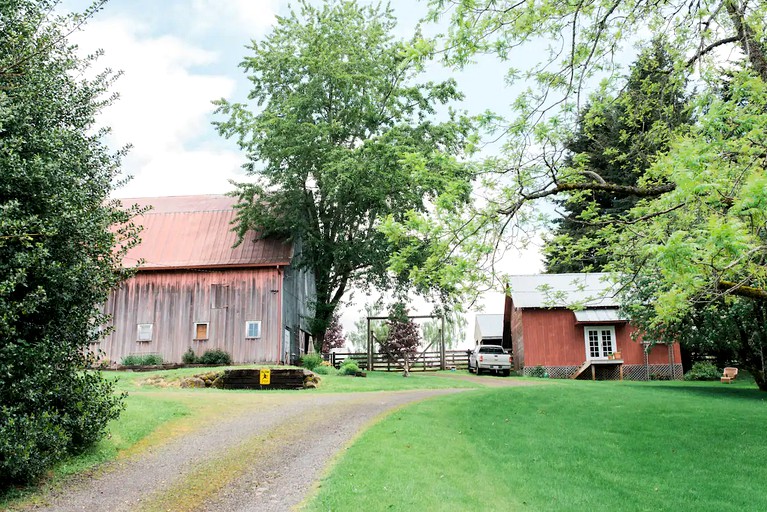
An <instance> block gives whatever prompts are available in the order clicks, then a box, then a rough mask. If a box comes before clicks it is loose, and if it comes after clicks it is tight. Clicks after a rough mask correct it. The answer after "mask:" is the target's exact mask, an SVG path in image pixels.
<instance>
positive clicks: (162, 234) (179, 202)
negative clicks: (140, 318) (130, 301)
mask: <svg viewBox="0 0 767 512" xmlns="http://www.w3.org/2000/svg"><path fill="white" fill-rule="evenodd" d="M120 201H121V202H122V204H123V205H125V206H129V205H132V204H138V205H140V206H152V210H150V211H148V212H147V213H145V214H144V215H140V216H138V217H136V218H135V222H136V223H137V224H141V225H142V226H143V227H144V229H143V231H142V232H141V234H140V235H139V236H140V237H141V243H140V244H139V245H137V246H136V247H134V248H132V249H131V250H130V251H128V253H127V254H126V255H125V257H124V258H123V265H125V266H126V267H132V266H135V265H136V263H137V262H138V261H140V260H143V263H142V264H141V266H140V267H139V268H140V269H142V270H159V269H181V268H205V267H211V268H223V267H260V266H274V265H287V264H289V263H290V259H291V255H292V254H291V245H290V244H289V243H287V242H284V241H282V240H278V239H264V240H257V239H256V235H255V234H254V233H252V232H249V233H248V234H247V235H246V237H245V239H244V240H243V241H242V243H241V244H240V245H238V246H237V247H233V246H234V244H235V242H236V241H237V235H236V234H235V233H233V232H232V221H233V220H234V217H235V212H234V208H233V207H234V205H235V204H236V202H237V200H236V199H235V198H233V197H228V196H223V195H204V196H172V197H144V198H132V199H121V200H120Z"/></svg>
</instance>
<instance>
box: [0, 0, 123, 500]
mask: <svg viewBox="0 0 767 512" xmlns="http://www.w3.org/2000/svg"><path fill="white" fill-rule="evenodd" d="M57 5H58V2H55V1H53V0H34V1H33V0H15V1H13V2H0V25H1V26H2V30H0V169H2V171H0V340H2V341H1V342H0V404H2V406H0V487H2V486H4V485H7V484H12V483H15V482H20V481H26V480H30V479H33V478H35V477H36V476H38V475H40V474H41V473H42V472H43V471H45V469H46V468H47V467H49V466H50V465H51V464H53V463H55V462H56V461H58V460H60V459H62V458H63V457H64V456H65V455H66V454H67V453H72V452H77V451H80V450H82V449H84V448H86V447H87V446H88V445H89V444H92V443H93V442H94V441H96V440H98V439H99V438H100V437H101V436H102V435H103V434H104V432H105V428H106V425H107V423H108V422H109V421H110V420H112V419H114V418H116V417H117V416H118V415H119V411H120V409H121V398H120V396H118V395H116V394H115V393H114V386H113V384H112V383H111V382H107V381H105V380H104V379H103V378H102V377H101V375H100V374H99V373H98V372H91V371H84V370H85V368H88V367H89V366H95V365H96V361H97V357H96V354H93V353H92V350H91V349H92V347H93V346H95V345H93V344H94V343H95V342H97V341H98V339H99V337H100V336H101V335H102V333H101V332H99V329H98V326H100V325H105V324H107V322H108V319H107V318H106V317H105V316H104V315H103V314H102V313H101V312H100V311H99V310H98V308H97V305H98V304H101V303H104V302H105V301H106V299H107V295H108V293H109V291H110V290H111V289H112V288H113V287H115V286H116V285H117V284H118V283H119V282H120V280H122V279H123V278H125V277H126V276H127V275H128V272H127V271H125V270H123V269H122V267H121V259H122V256H123V254H124V250H125V249H126V248H128V247H130V246H131V245H132V244H133V243H135V235H136V231H137V230H136V228H135V227H134V226H132V225H131V224H130V223H129V219H130V216H131V215H132V211H131V210H122V209H120V208H119V204H118V203H117V202H115V201H110V200H109V193H110V191H111V190H112V186H113V183H114V181H115V178H116V177H117V173H118V172H119V163H120V157H121V153H118V154H112V153H110V151H109V150H108V149H107V147H106V144H105V142H104V135H105V133H106V131H105V130H98V129H97V127H96V125H95V122H96V116H97V114H98V113H99V111H100V110H101V109H102V107H104V106H105V105H107V104H108V103H109V92H108V89H109V86H110V83H111V81H112V76H111V75H110V74H109V73H102V74H98V75H96V76H95V78H93V79H85V78H83V77H86V76H93V73H90V72H89V71H88V67H89V66H90V65H91V64H92V62H93V58H88V59H80V58H78V57H77V55H76V54H75V51H74V48H72V47H71V46H70V44H69V43H68V42H67V35H68V34H69V33H71V31H72V30H74V28H75V27H76V26H78V25H79V24H80V23H82V21H83V20H84V19H87V18H88V16H89V15H90V14H92V13H93V12H94V11H95V10H96V7H97V6H94V7H93V8H91V10H90V11H89V12H86V13H85V14H84V15H82V16H80V17H79V18H77V19H76V18H75V17H74V16H59V15H57V14H56V15H55V14H52V13H54V12H56V11H57ZM118 245H119V246H121V247H122V249H118V250H115V247H116V246H118Z"/></svg>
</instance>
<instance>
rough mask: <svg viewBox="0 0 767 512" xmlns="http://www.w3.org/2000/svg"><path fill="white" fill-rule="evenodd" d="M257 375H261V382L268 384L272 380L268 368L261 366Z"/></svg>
mask: <svg viewBox="0 0 767 512" xmlns="http://www.w3.org/2000/svg"><path fill="white" fill-rule="evenodd" d="M259 377H261V384H266V385H269V384H271V382H272V371H271V370H269V369H268V368H262V369H261V372H260V373H259Z"/></svg>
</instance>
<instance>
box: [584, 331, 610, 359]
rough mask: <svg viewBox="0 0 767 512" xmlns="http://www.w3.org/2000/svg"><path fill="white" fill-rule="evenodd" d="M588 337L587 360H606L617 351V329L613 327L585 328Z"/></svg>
mask: <svg viewBox="0 0 767 512" xmlns="http://www.w3.org/2000/svg"><path fill="white" fill-rule="evenodd" d="M584 333H585V337H586V359H589V360H590V359H606V358H607V356H608V355H609V354H612V353H613V352H615V351H616V345H615V327H614V326H612V325H590V326H587V327H584Z"/></svg>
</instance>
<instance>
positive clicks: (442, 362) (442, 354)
mask: <svg viewBox="0 0 767 512" xmlns="http://www.w3.org/2000/svg"><path fill="white" fill-rule="evenodd" d="M440 319H441V320H442V325H441V326H440V328H439V369H440V370H446V369H447V366H446V361H445V317H444V315H443V316H441V317H440Z"/></svg>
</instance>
